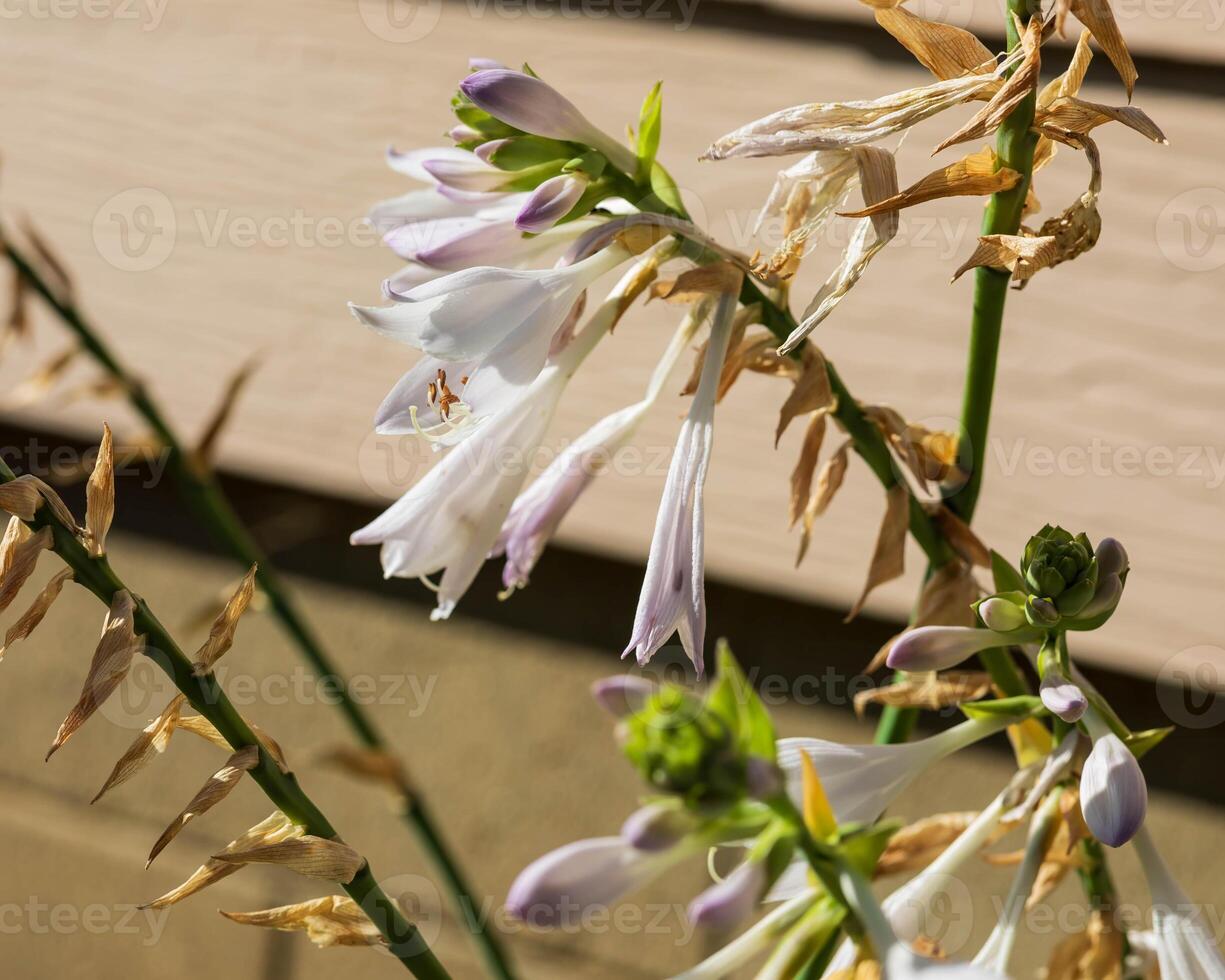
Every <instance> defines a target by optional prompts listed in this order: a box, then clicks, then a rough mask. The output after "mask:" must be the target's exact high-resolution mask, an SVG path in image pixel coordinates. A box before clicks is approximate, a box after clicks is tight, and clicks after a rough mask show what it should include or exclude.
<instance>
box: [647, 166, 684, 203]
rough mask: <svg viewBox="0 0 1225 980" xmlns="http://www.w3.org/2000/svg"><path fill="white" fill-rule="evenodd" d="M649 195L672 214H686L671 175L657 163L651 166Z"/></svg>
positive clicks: (678, 189) (679, 193)
mask: <svg viewBox="0 0 1225 980" xmlns="http://www.w3.org/2000/svg"><path fill="white" fill-rule="evenodd" d="M651 193H652V194H654V195H655V197H656V198H658V199H659V202H660V203H661V204H662V205H663V206H664V207H666V208H667V209H668V210H669V211H671V212H673V213H674V214H677V215H682V216H683V215H684V214H685V213H686V212H685V205H684V203H683V202H682V201H681V192H680V188H678V187H677V186H676V181H674V180H673V179H672V175H671V174H670V173H668V171H666V170H665V169H664V168H663V167H662V166H660V165H659V164H658V163H655V164H653V165H652V166H651Z"/></svg>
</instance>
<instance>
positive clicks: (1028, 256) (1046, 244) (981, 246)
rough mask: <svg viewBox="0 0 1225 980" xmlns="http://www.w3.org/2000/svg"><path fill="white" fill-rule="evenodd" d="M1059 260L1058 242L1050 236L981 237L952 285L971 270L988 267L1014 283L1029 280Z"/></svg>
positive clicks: (955, 276)
mask: <svg viewBox="0 0 1225 980" xmlns="http://www.w3.org/2000/svg"><path fill="white" fill-rule="evenodd" d="M1057 261H1059V242H1058V241H1057V240H1056V239H1055V237H1054V236H1053V235H1047V236H1045V237H1043V238H1029V237H1026V236H1024V235H980V236H979V238H978V244H977V245H976V246H975V248H974V254H973V255H971V256H970V257H969V258H968V259H966V261H965V262H964V263H963V264H962V266H961V268H959V269H958V270H957V271H956V272H954V273H953V280H952V281H953V282H956V281H957V280H958V279H960V278H961V277H962V276H963V275H964V274H965V273H967V272H969V271H970V270H971V269H977V268H979V267H983V266H985V267H987V268H991V269H1004V270H1006V271H1008V272H1011V273H1012V278H1013V280H1014V281H1016V282H1024V281H1026V280H1027V279H1032V278H1033V276H1034V275H1035V274H1037V273H1038V272H1040V271H1041V270H1042V269H1046V268H1048V267H1049V266H1051V265H1054V264H1055V263H1056V262H1057Z"/></svg>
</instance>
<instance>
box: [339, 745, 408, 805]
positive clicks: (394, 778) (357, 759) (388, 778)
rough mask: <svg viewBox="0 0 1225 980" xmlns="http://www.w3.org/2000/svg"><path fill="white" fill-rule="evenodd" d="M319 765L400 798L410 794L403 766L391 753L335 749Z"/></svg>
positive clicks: (343, 748) (360, 747)
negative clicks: (386, 789) (383, 788)
mask: <svg viewBox="0 0 1225 980" xmlns="http://www.w3.org/2000/svg"><path fill="white" fill-rule="evenodd" d="M319 762H320V763H322V764H323V765H325V766H330V767H332V768H333V769H338V770H340V771H341V772H343V773H346V774H348V775H350V776H353V777H354V778H356V779H360V780H364V781H366V782H373V783H382V784H383V785H384V786H387V787H388V788H390V789H391V790H392V791H394V792H395V793H397V794H400V795H402V796H408V795H410V794H411V793H412V785H411V784H410V783H409V780H408V773H406V772H405V771H404V764H403V763H402V762H401V761H400V759H399V758H398V757H396V756H394V755H392V754H391V753H390V752H387V751H384V750H380V749H368V748H365V747H364V746H355V745H338V746H335V747H334V748H331V749H328V750H327V751H326V752H324V753H323V754H322V755H321V756H320V757H319Z"/></svg>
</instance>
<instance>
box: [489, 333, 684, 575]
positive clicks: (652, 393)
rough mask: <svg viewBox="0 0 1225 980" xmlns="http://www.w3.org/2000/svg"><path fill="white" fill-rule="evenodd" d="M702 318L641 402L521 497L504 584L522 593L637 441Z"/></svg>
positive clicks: (507, 536) (671, 350)
mask: <svg viewBox="0 0 1225 980" xmlns="http://www.w3.org/2000/svg"><path fill="white" fill-rule="evenodd" d="M698 324H699V318H698V317H696V316H694V315H693V314H690V315H689V316H687V317H686V318H685V320H684V321H683V322H682V323H681V326H680V328H679V329H678V330H677V332H676V334H675V335H674V336H673V338H672V342H671V343H670V344H669V345H668V349H667V350H666V351H665V352H664V354H663V357H662V358H660V361H659V363H658V364H657V365H656V367H655V372H654V374H653V375H652V377H651V382H650V384H649V385H648V387H647V392H646V395H645V396H644V397H643V399H642V400H641V401H639V402H636V403H635V404H633V405H629V406H627V407H626V408H622V409H620V410H619V411H617V412H614V413H613V414H612V415H609V416H607V417H605V418H603V419H601V420H600V421H599V422H597V423H596V424H595V425H593V426H592V427H591V428H590V429H588V430H587V431H586V432H585V433H583V434H582V435H581V436H579V437H578V438H577V439H575V440H574V442H572V443H571V444H570V445H569V446H567V447H566V449H565V450H564V451H563V452H561V453H560V454H559V455H558V456H557V458H556V459H555V460H553V462H552V463H551V464H550V465H549V467H548V469H546V470H545V471H544V472H543V473H542V474H540V476H539V477H537V478H536V480H535V482H534V483H532V485H531V486H530V487H528V489H527V490H525V491H524V492H523V493H522V494H520V495H519V498H518V499H517V500H516V501H515V505H514V506H513V507H512V508H511V510H510V514H509V515H508V516H507V518H506V523H505V524H504V525H503V526H502V533H501V535H500V536H499V538H498V543H497V545H496V547H495V548H494V556H497V555H502V554H504V555H505V556H506V565H505V567H504V569H503V572H502V584H503V585H504V586H505V587H506V588H507V589H520V588H523V587H524V586H525V585H527V582H528V578H529V576H530V575H531V573H532V569H533V568H535V566H536V562H537V561H539V560H540V556H541V554H542V553H543V551H544V548H545V545H546V544H548V542H549V540H550V539H551V538H552V537H553V535H554V533H555V532H556V531H557V528H558V525H560V524H561V522H562V519H563V518H564V517H565V516H566V514H568V513H569V512H570V508H571V507H573V506H574V504H575V502H576V501H577V500H578V498H579V496H580V495H581V494H582V492H583V491H584V490H585V489H586V488H587V486H588V485H589V484H590V483H591V481H592V480H593V479H594V478H595V477H596V475H597V474H598V473H600V472H601V471H602V469H603V468H604V467H605V466H607V465H608V463H609V461H610V460H612V459H614V458H615V457H616V455H617V453H618V452H620V451H621V449H622V448H623V447H624V446H625V445H626V444H627V443H628V442H629V441H630V439H632V438H633V436H634V433H635V432H636V431H637V429H638V425H639V423H641V421H642V419H643V418H644V417H645V416H646V414H647V412H648V411H650V409H651V406H653V405H654V404H655V402H656V401H657V400H658V398H659V395H660V392H661V391H662V390H663V386H664V382H665V381H666V380H667V378H668V375H669V374H670V373H671V372H672V369H673V367H675V365H676V361H677V359H678V358H679V357H680V355H681V353H682V352H683V351H684V350H685V347H686V345H687V344H688V343H689V340H690V339H691V338H692V337H693V334H694V332H695V331H696V330H697V327H698Z"/></svg>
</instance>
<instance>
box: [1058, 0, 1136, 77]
mask: <svg viewBox="0 0 1225 980" xmlns="http://www.w3.org/2000/svg"><path fill="white" fill-rule="evenodd" d="M1069 11H1070V12H1071V13H1072V15H1073V16H1074V17H1075V18H1076V19H1077V20H1078V21H1080V22H1081V23H1082V24H1084V25H1085V27H1087V28H1089V30H1090V31H1091V32H1092V33H1093V40H1095V41H1097V43H1098V46H1099V47H1100V48H1101V49H1102V51H1104V52H1105V53H1106V57H1107V58H1109V59H1110V63H1111V64H1112V65H1114V70H1115V71H1117V72H1118V73H1119V78H1120V79H1122V81H1123V86H1124V88H1126V89H1127V99H1128V101H1131V94H1132V92H1133V91H1134V90H1135V87H1136V79H1137V78H1139V77H1140V75H1139V73H1138V72H1137V71H1136V63H1135V62H1134V61H1132V59H1131V52H1130V51H1128V50H1127V42H1126V41H1124V40H1123V35H1122V33H1121V32H1120V31H1119V25H1118V24H1117V23H1116V22H1115V19H1114V11H1113V10H1111V9H1110V0H1057V2H1056V4H1055V29H1056V30H1057V31H1058V32H1059V36H1060V37H1062V36H1063V28H1064V20H1065V19H1066V18H1067V15H1068V12H1069Z"/></svg>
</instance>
